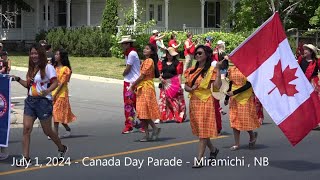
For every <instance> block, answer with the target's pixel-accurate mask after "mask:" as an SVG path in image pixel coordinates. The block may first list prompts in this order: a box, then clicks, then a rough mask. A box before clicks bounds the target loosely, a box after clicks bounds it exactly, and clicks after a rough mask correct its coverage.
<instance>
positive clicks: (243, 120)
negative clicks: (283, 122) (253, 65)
mask: <svg viewBox="0 0 320 180" xmlns="http://www.w3.org/2000/svg"><path fill="white" fill-rule="evenodd" d="M228 77H229V80H230V84H229V90H228V92H227V96H226V99H225V102H224V104H225V105H228V104H229V97H230V105H229V108H230V111H229V112H230V113H229V114H230V124H231V128H232V129H233V135H234V140H235V145H234V146H232V147H231V148H230V150H232V151H235V150H238V149H239V146H240V131H247V132H248V133H249V135H250V141H249V148H250V149H253V148H254V146H255V143H256V141H257V135H258V133H257V132H253V130H255V129H257V128H259V127H260V122H259V120H258V114H257V109H256V104H255V96H254V94H253V90H252V87H251V84H250V82H249V81H247V79H246V77H245V76H244V75H243V74H242V73H241V72H240V71H239V69H238V68H237V67H235V66H233V67H231V68H229V70H228Z"/></svg>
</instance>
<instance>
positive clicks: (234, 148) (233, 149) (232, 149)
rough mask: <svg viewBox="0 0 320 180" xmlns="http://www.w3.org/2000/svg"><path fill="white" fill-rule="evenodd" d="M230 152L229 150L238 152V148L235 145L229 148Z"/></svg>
mask: <svg viewBox="0 0 320 180" xmlns="http://www.w3.org/2000/svg"><path fill="white" fill-rule="evenodd" d="M230 150H231V151H236V150H239V146H237V145H234V146H231V147H230Z"/></svg>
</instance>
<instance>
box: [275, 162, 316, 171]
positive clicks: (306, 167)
mask: <svg viewBox="0 0 320 180" xmlns="http://www.w3.org/2000/svg"><path fill="white" fill-rule="evenodd" d="M269 166H271V167H276V168H279V169H286V170H289V171H315V170H319V169H320V163H313V162H308V161H302V160H279V161H270V162H269Z"/></svg>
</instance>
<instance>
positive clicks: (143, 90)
mask: <svg viewBox="0 0 320 180" xmlns="http://www.w3.org/2000/svg"><path fill="white" fill-rule="evenodd" d="M143 55H144V56H145V58H146V59H145V60H144V61H143V63H142V64H141V68H140V76H139V78H138V79H137V80H136V81H135V82H133V83H132V85H131V87H130V88H129V90H130V91H134V90H135V92H136V98H137V102H136V112H137V118H139V119H140V120H141V122H142V125H143V127H144V129H145V137H144V138H143V139H141V140H140V142H147V141H150V140H157V139H158V136H159V134H160V130H161V129H160V128H158V127H157V126H156V125H155V123H154V122H153V120H155V119H160V110H159V106H158V103H157V99H156V91H155V88H154V82H153V79H154V78H155V77H157V78H158V77H159V76H160V75H159V70H158V66H157V63H158V55H157V48H156V47H155V46H154V45H152V44H148V45H146V46H145V48H144V50H143ZM149 125H150V126H151V127H152V129H153V131H152V136H151V137H149V131H148V126H149Z"/></svg>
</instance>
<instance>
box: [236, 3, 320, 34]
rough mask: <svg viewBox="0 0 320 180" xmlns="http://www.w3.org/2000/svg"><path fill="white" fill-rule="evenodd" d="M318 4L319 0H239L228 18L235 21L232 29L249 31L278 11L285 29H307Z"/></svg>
mask: <svg viewBox="0 0 320 180" xmlns="http://www.w3.org/2000/svg"><path fill="white" fill-rule="evenodd" d="M319 5H320V0H264V1H261V0H240V1H239V2H238V3H237V4H236V11H235V13H234V14H232V13H231V14H232V15H231V16H230V20H233V21H234V22H235V26H234V27H233V29H234V31H250V30H252V29H255V28H257V27H258V26H260V25H261V24H262V23H263V22H264V21H265V20H267V19H268V17H270V16H271V15H272V14H273V13H274V12H275V11H278V12H279V14H280V17H281V20H282V21H283V24H284V26H285V28H286V29H289V28H299V29H308V28H310V27H311V25H310V24H309V20H310V18H312V17H313V15H314V12H315V10H316V8H317V7H318V6H319Z"/></svg>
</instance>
